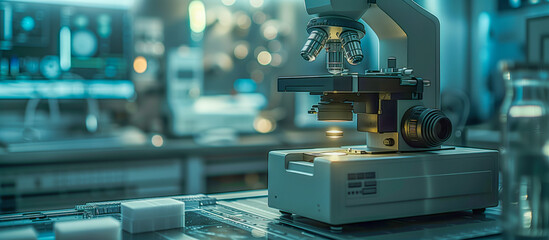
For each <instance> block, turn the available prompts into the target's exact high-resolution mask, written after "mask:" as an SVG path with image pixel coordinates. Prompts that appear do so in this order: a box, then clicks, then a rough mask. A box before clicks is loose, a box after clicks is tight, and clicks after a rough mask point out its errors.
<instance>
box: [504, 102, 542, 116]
mask: <svg viewBox="0 0 549 240" xmlns="http://www.w3.org/2000/svg"><path fill="white" fill-rule="evenodd" d="M543 114H544V112H543V108H541V106H537V105H523V106H512V107H511V109H509V115H510V116H511V117H524V118H528V117H541V116H542V115H543Z"/></svg>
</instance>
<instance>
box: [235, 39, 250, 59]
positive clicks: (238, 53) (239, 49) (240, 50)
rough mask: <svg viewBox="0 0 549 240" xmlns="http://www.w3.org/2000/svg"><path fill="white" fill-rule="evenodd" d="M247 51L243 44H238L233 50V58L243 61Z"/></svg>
mask: <svg viewBox="0 0 549 240" xmlns="http://www.w3.org/2000/svg"><path fill="white" fill-rule="evenodd" d="M248 53H249V49H248V46H247V45H246V44H245V43H240V44H238V45H236V47H235V48H234V56H235V57H236V58H238V59H244V58H246V57H247V56H248Z"/></svg>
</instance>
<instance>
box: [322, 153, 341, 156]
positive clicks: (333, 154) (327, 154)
mask: <svg viewBox="0 0 549 240" xmlns="http://www.w3.org/2000/svg"><path fill="white" fill-rule="evenodd" d="M320 155H323V156H346V155H347V153H344V152H324V153H320Z"/></svg>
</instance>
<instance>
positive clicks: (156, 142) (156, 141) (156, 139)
mask: <svg viewBox="0 0 549 240" xmlns="http://www.w3.org/2000/svg"><path fill="white" fill-rule="evenodd" d="M151 143H152V145H153V146H155V147H162V146H164V138H163V137H162V136H160V135H154V136H152V138H151Z"/></svg>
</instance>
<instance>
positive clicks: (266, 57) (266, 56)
mask: <svg viewBox="0 0 549 240" xmlns="http://www.w3.org/2000/svg"><path fill="white" fill-rule="evenodd" d="M271 60H272V56H271V53H269V52H267V51H262V52H260V53H259V54H258V55H257V62H259V64H261V65H269V63H271Z"/></svg>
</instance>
